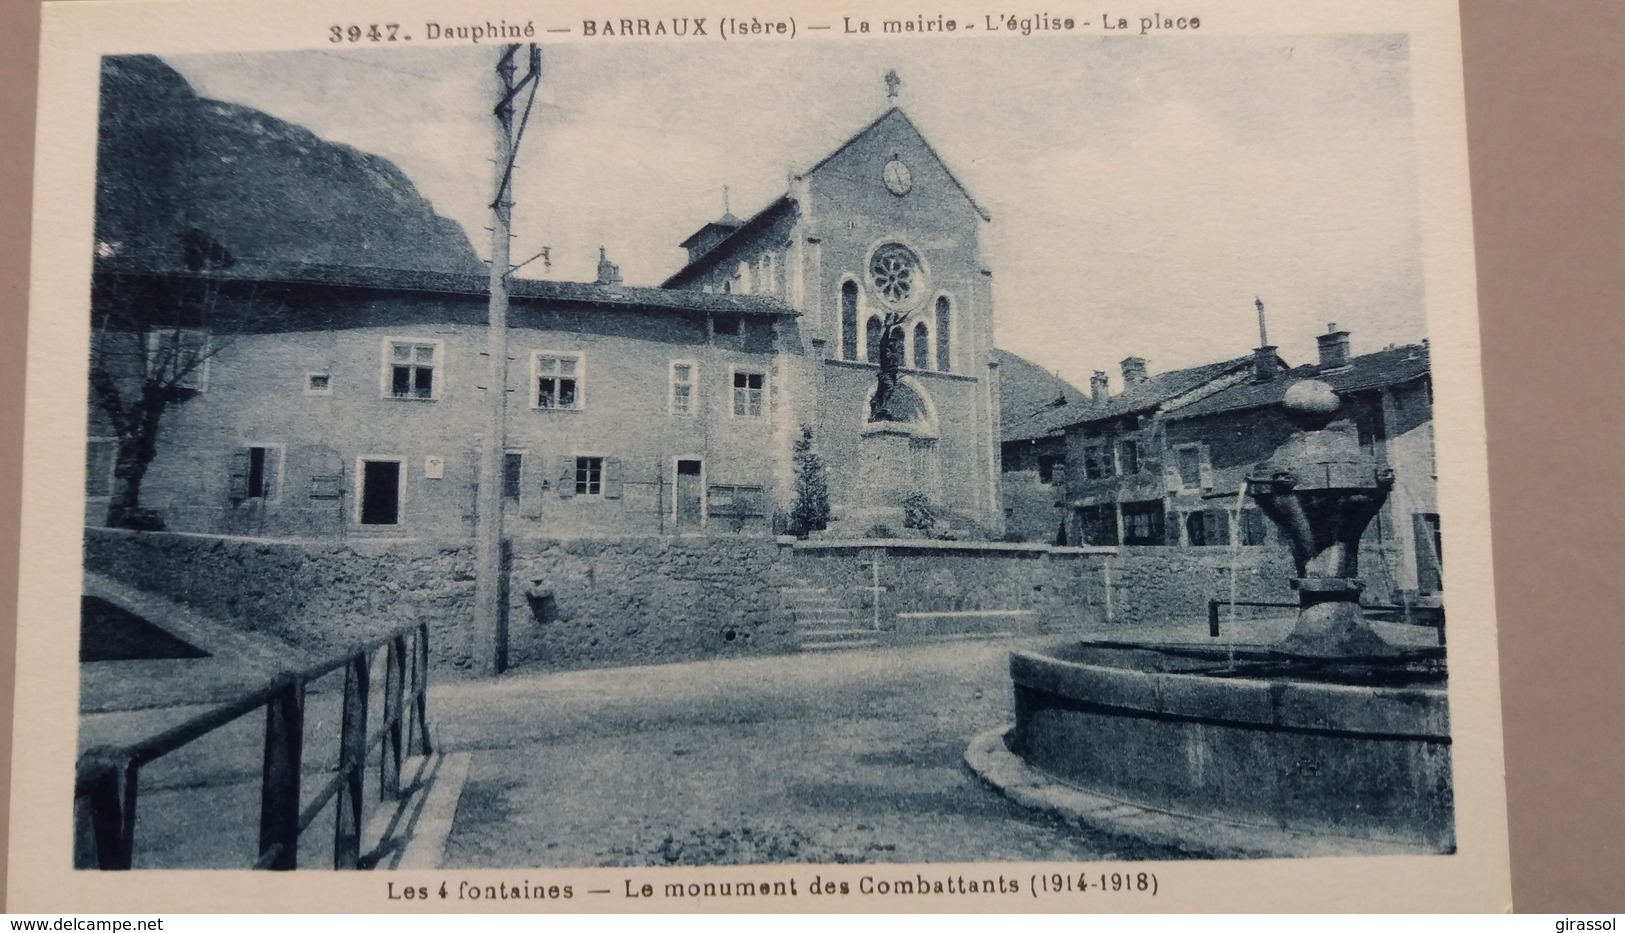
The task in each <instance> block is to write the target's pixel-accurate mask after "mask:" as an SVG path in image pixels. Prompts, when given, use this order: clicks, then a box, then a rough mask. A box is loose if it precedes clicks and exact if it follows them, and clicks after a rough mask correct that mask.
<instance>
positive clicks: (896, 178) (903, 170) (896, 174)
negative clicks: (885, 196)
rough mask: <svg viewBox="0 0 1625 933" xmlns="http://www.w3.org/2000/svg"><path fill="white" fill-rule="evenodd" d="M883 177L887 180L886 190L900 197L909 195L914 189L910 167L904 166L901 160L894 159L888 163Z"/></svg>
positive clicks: (882, 174)
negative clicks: (911, 189) (910, 190)
mask: <svg viewBox="0 0 1625 933" xmlns="http://www.w3.org/2000/svg"><path fill="white" fill-rule="evenodd" d="M881 177H883V178H884V179H885V180H886V190H887V191H890V192H891V193H892V194H895V195H897V196H898V197H902V196H903V195H905V194H908V192H909V189H910V188H913V187H914V178H913V176H912V175H910V174H909V170H908V166H907V165H904V164H903V161H902V160H901V159H892V160H891V161H890V162H887V163H886V168H885V169H884V171H882V173H881Z"/></svg>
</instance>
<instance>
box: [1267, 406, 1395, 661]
mask: <svg viewBox="0 0 1625 933" xmlns="http://www.w3.org/2000/svg"><path fill="white" fill-rule="evenodd" d="M1340 406H1341V400H1340V399H1338V397H1337V393H1335V392H1334V391H1332V387H1331V386H1329V385H1327V384H1326V383H1324V382H1320V381H1318V380H1308V381H1304V382H1299V383H1295V384H1294V385H1292V386H1291V387H1290V388H1288V389H1287V392H1286V398H1285V399H1284V400H1283V401H1282V407H1283V408H1284V409H1285V411H1286V416H1287V418H1288V419H1289V420H1291V421H1292V423H1293V424H1294V425H1295V426H1296V427H1297V428H1298V429H1299V430H1298V431H1297V432H1296V433H1294V434H1293V435H1292V436H1291V437H1290V438H1288V439H1287V441H1286V443H1284V444H1282V445H1281V446H1280V447H1279V448H1278V449H1277V450H1276V451H1275V453H1274V454H1273V455H1272V456H1271V457H1270V459H1269V460H1266V461H1264V462H1263V463H1260V464H1259V465H1258V466H1256V467H1254V468H1253V472H1252V473H1251V474H1250V475H1249V476H1248V477H1247V491H1248V495H1250V496H1251V497H1252V498H1253V500H1254V501H1256V502H1257V503H1258V507H1259V509H1260V510H1262V511H1263V513H1264V514H1265V515H1266V516H1268V517H1269V519H1270V520H1271V521H1272V522H1274V523H1275V526H1276V527H1277V528H1279V529H1281V533H1282V535H1283V536H1284V537H1285V538H1286V539H1287V543H1288V545H1289V546H1290V547H1291V549H1292V560H1293V563H1294V564H1295V565H1296V567H1297V573H1298V576H1297V579H1295V580H1293V581H1292V585H1293V588H1294V589H1296V590H1297V591H1298V623H1297V626H1296V627H1295V628H1294V629H1293V630H1292V634H1290V635H1289V636H1287V638H1286V639H1285V640H1284V641H1282V642H1280V643H1279V644H1277V645H1275V648H1276V650H1279V651H1283V652H1287V653H1291V654H1299V655H1306V656H1310V657H1318V658H1355V657H1373V656H1383V655H1395V654H1399V653H1400V652H1399V649H1398V648H1396V647H1395V646H1394V645H1391V644H1389V643H1388V642H1387V641H1385V640H1384V639H1383V638H1382V636H1380V635H1378V634H1377V633H1376V632H1375V631H1374V630H1372V628H1371V625H1370V623H1369V622H1367V621H1366V618H1365V614H1364V613H1363V612H1362V611H1361V609H1360V593H1361V591H1362V590H1363V589H1364V588H1365V583H1364V581H1362V580H1361V579H1360V578H1359V559H1360V538H1361V536H1362V535H1363V534H1364V533H1365V529H1366V526H1367V525H1369V524H1370V523H1371V519H1372V518H1374V517H1375V516H1376V514H1377V512H1378V511H1379V510H1380V509H1381V508H1382V504H1383V502H1384V501H1386V500H1387V498H1388V493H1389V490H1391V489H1392V488H1393V485H1394V474H1393V471H1392V470H1389V469H1387V468H1386V467H1382V466H1379V465H1378V464H1377V462H1376V460H1375V458H1373V457H1371V456H1369V455H1367V454H1366V453H1365V452H1364V451H1362V450H1361V449H1360V440H1359V435H1358V433H1357V432H1356V430H1355V427H1354V425H1353V424H1351V423H1349V422H1347V421H1337V422H1335V423H1334V421H1333V419H1334V418H1336V416H1337V410H1338V408H1339V407H1340Z"/></svg>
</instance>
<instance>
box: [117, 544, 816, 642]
mask: <svg viewBox="0 0 1625 933" xmlns="http://www.w3.org/2000/svg"><path fill="white" fill-rule="evenodd" d="M778 551H779V547H778V546H777V545H776V544H774V543H773V541H772V540H771V539H764V538H732V537H728V538H721V537H719V538H660V537H637V538H611V539H596V540H574V541H549V540H539V539H517V540H515V541H514V543H513V550H512V555H511V566H512V576H511V578H510V579H511V584H510V586H509V601H510V610H509V646H510V647H509V656H510V661H511V663H512V664H514V665H516V666H519V665H533V666H543V667H567V668H578V667H601V666H607V665H621V664H653V663H661V662H670V661H679V660H688V659H693V658H704V657H718V656H723V657H726V656H731V655H741V654H764V653H771V652H776V651H777V652H782V651H791V650H794V649H795V646H796V642H795V633H794V630H793V628H792V627H791V624H790V621H789V619H788V617H786V616H783V615H782V614H781V613H778V612H777V611H776V607H777V600H776V593H777V586H776V581H777V579H778V575H777V573H776V570H775V565H776V563H777V559H778ZM85 567H86V569H88V570H91V571H95V572H98V573H103V574H106V575H108V576H110V577H113V578H114V579H117V580H120V581H122V582H124V583H128V584H130V585H132V586H135V587H137V588H139V589H143V590H149V591H152V592H156V593H160V594H163V595H165V596H168V597H169V598H171V599H174V600H176V601H179V602H182V603H185V604H187V605H189V606H192V607H193V608H196V609H198V610H199V611H201V612H204V613H206V614H208V615H210V616H213V617H214V618H216V619H219V620H221V621H223V622H228V623H230V624H233V625H236V626H239V627H241V628H242V629H244V630H248V631H251V632H254V633H256V634H262V635H267V636H270V637H273V638H277V639H280V640H282V641H286V642H288V643H289V644H293V645H298V646H300V647H302V648H304V649H306V650H308V651H311V652H314V653H318V654H325V653H329V652H338V651H341V650H345V649H347V648H350V647H352V646H354V645H355V644H357V643H360V642H362V641H365V640H367V639H368V638H371V637H374V636H375V635H378V634H382V633H384V632H387V631H389V630H390V629H392V628H394V627H396V626H399V625H405V624H408V623H411V622H414V621H417V620H419V619H424V618H427V619H428V620H429V621H430V636H429V642H430V646H431V649H432V654H433V661H434V664H435V666H436V667H437V668H439V669H442V670H448V671H449V670H460V669H466V668H468V667H470V666H471V664H470V657H469V650H468V638H469V620H470V619H471V613H472V611H473V601H474V549H473V546H472V545H470V544H468V543H466V542H463V541H449V542H442V543H436V542H426V541H401V540H394V541H381V540H380V541H368V540H352V541H350V542H347V543H344V544H316V543H310V542H296V541H270V540H259V539H247V538H222V537H216V536H208V535H189V534H170V533H141V532H127V531H114V530H108V529H99V528H92V529H87V530H86V534H85Z"/></svg>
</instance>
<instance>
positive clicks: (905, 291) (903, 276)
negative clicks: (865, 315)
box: [869, 243, 921, 306]
mask: <svg viewBox="0 0 1625 933" xmlns="http://www.w3.org/2000/svg"><path fill="white" fill-rule="evenodd" d="M869 278H870V281H871V282H872V283H873V284H874V288H875V291H876V292H879V293H880V297H881V300H883V301H885V302H886V303H887V304H889V305H893V306H897V305H904V304H907V303H908V302H909V301H910V300H911V299H912V298H913V297H914V294H915V291H916V289H917V287H918V285H919V284H920V278H921V273H920V260H919V258H918V257H917V256H915V255H914V253H913V251H912V250H910V249H909V248H908V247H906V246H901V245H899V244H896V243H888V244H886V245H885V246H882V247H881V248H879V249H877V250H875V254H874V256H873V257H872V258H871V259H870V260H869Z"/></svg>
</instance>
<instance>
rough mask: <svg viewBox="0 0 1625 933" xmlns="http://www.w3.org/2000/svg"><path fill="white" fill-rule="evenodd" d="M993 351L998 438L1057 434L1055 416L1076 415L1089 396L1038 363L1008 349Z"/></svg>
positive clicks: (1058, 431)
mask: <svg viewBox="0 0 1625 933" xmlns="http://www.w3.org/2000/svg"><path fill="white" fill-rule="evenodd" d="M993 353H994V355H995V356H996V357H997V358H998V360H999V434H1000V439H1001V440H1005V441H1025V440H1032V439H1034V438H1039V437H1049V436H1051V435H1054V434H1059V433H1060V426H1058V425H1057V424H1056V422H1057V420H1058V419H1059V420H1062V421H1064V419H1066V418H1067V417H1075V416H1076V414H1077V413H1078V411H1079V410H1080V409H1081V407H1082V406H1084V405H1087V404H1088V402H1089V396H1087V395H1085V394H1084V393H1082V392H1080V391H1078V389H1077V388H1076V387H1074V386H1073V385H1072V384H1071V383H1070V382H1067V381H1066V380H1064V379H1062V378H1060V377H1059V376H1056V375H1054V374H1052V373H1049V372H1047V371H1045V369H1044V368H1043V367H1042V366H1039V365H1038V364H1037V363H1034V362H1033V361H1031V360H1029V359H1026V358H1025V357H1021V356H1017V355H1016V354H1014V353H1011V352H1010V351H1009V350H994V351H993ZM1062 399H1065V402H1064V403H1062V402H1061V400H1062Z"/></svg>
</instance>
